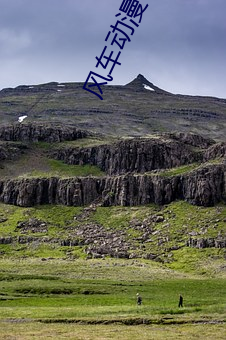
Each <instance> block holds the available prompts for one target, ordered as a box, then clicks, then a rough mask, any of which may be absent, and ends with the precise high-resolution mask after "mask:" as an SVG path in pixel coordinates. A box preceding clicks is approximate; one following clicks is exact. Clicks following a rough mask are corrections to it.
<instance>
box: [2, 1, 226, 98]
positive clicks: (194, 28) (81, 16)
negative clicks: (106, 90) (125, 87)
mask: <svg viewBox="0 0 226 340" xmlns="http://www.w3.org/2000/svg"><path fill="white" fill-rule="evenodd" d="M140 2H141V3H142V4H143V5H146V4H147V3H148V4H149V7H148V9H147V10H146V12H144V14H143V19H142V22H141V23H140V26H139V27H138V28H136V30H135V33H134V35H133V36H132V37H131V42H126V44H125V47H124V49H123V50H122V51H121V56H120V59H119V62H121V66H119V65H117V66H116V67H115V69H114V71H113V72H112V76H113V78H114V80H113V82H112V83H113V84H126V83H128V82H130V81H131V80H132V79H133V78H135V77H136V76H137V75H138V74H139V73H141V74H143V75H144V76H145V77H146V78H147V79H148V80H149V81H151V82H153V83H154V84H155V85H157V86H159V87H161V88H163V89H165V90H167V91H170V92H173V93H182V94H199V95H212V96H217V97H223V98H226V1H225V0H140ZM121 3H122V0H0V89H1V88H5V87H15V86H18V85H20V84H27V85H28V84H39V83H45V82H50V81H58V82H66V81H73V82H78V81H79V82H84V81H85V80H86V78H87V76H88V73H89V71H91V70H92V71H94V72H97V70H98V69H97V68H95V65H96V59H95V57H96V56H98V57H99V56H100V55H101V53H102V50H103V48H104V46H105V44H106V43H105V38H106V35H107V33H108V31H109V30H110V25H114V24H115V23H116V21H117V19H116V17H115V15H116V14H117V13H118V12H119V11H118V10H119V7H120V5H121ZM99 73H100V72H99ZM112 83H111V84H112Z"/></svg>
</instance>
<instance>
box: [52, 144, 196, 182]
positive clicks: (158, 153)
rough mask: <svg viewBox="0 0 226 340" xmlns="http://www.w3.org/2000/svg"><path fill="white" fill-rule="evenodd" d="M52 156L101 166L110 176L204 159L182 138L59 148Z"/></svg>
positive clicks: (66, 160) (164, 167)
mask: <svg viewBox="0 0 226 340" xmlns="http://www.w3.org/2000/svg"><path fill="white" fill-rule="evenodd" d="M52 157H53V158H56V159H58V160H62V161H64V162H65V163H68V164H80V165H81V164H92V165H97V166H99V167H100V168H101V170H103V171H105V172H107V174H108V175H120V174H125V173H131V172H136V173H144V172H147V171H152V170H155V169H166V168H173V167H177V166H180V165H184V164H188V163H193V162H196V161H199V160H201V158H202V156H201V152H194V151H193V150H192V149H191V148H190V147H189V146H187V145H186V144H183V143H181V142H180V141H173V140H161V139H155V138H153V139H146V140H145V139H144V140H126V141H121V142H119V143H115V144H112V145H100V146H94V147H87V148H63V149H59V150H57V151H55V152H54V153H53V154H52Z"/></svg>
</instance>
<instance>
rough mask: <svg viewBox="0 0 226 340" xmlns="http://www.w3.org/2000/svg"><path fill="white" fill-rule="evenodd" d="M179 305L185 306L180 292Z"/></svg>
mask: <svg viewBox="0 0 226 340" xmlns="http://www.w3.org/2000/svg"><path fill="white" fill-rule="evenodd" d="M178 307H179V308H180V307H183V296H182V295H181V294H180V296H179V304H178Z"/></svg>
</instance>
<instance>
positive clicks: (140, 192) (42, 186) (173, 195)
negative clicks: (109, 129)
mask: <svg viewBox="0 0 226 340" xmlns="http://www.w3.org/2000/svg"><path fill="white" fill-rule="evenodd" d="M87 135H88V133H86V132H83V131H80V130H77V129H75V128H71V129H70V128H69V127H60V128H59V129H57V128H55V127H46V126H38V125H30V124H18V125H14V126H11V127H9V128H5V129H3V128H1V129H0V139H4V140H7V139H9V140H13V141H15V140H21V141H32V142H34V141H48V142H60V141H63V140H72V139H76V138H83V137H86V136H87ZM6 145H7V144H5V146H3V147H2V148H1V147H0V160H1V159H7V157H8V153H7V148H6ZM10 147H11V148H13V146H12V145H11V144H10V143H9V146H8V148H10ZM16 148H17V149H18V148H19V146H18V145H17V146H16ZM17 149H15V150H17ZM15 150H14V151H15ZM225 150H226V146H225V144H224V143H220V144H214V141H212V140H210V139H206V138H203V137H201V136H197V135H193V134H179V133H178V134H174V135H171V134H167V135H163V136H155V137H152V138H149V139H130V140H123V141H119V142H118V143H113V144H109V145H99V146H92V147H86V148H74V147H64V148H58V149H55V151H54V152H52V154H51V157H52V158H55V159H58V160H63V161H64V162H65V163H68V164H79V165H83V164H91V165H96V166H98V167H99V168H100V169H101V170H103V171H105V172H106V173H107V175H108V176H106V177H100V178H96V177H86V178H85V177H81V178H75V177H74V178H68V179H61V178H57V177H52V178H29V179H28V178H27V179H26V178H25V179H8V180H4V181H0V201H2V202H4V203H8V204H15V205H19V206H33V205H36V204H47V203H49V204H63V205H73V206H82V205H88V204H91V203H93V202H95V201H96V200H99V201H101V202H102V204H103V205H106V206H108V205H123V206H133V205H142V204H148V203H152V202H154V203H157V204H159V205H163V204H167V203H169V202H171V201H173V200H176V199H182V200H186V201H188V202H191V203H192V204H197V205H203V206H210V205H214V204H215V203H217V202H219V201H221V200H222V199H225V197H226V176H225V174H226V164H224V162H223V160H222V161H221V162H219V161H218V163H216V164H212V165H211V164H209V165H206V166H199V167H197V168H196V170H193V171H190V172H188V173H187V174H180V175H177V176H168V177H167V176H164V174H162V173H161V171H162V170H163V169H170V168H174V167H178V166H181V165H187V164H190V163H194V162H199V163H201V162H203V161H206V160H210V159H214V158H216V157H218V158H219V157H224V156H225Z"/></svg>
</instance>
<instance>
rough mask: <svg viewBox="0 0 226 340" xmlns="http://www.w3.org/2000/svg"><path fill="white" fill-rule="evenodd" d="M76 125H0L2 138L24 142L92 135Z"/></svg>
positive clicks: (50, 140) (57, 140)
mask: <svg viewBox="0 0 226 340" xmlns="http://www.w3.org/2000/svg"><path fill="white" fill-rule="evenodd" d="M90 135H91V133H89V132H87V131H82V130H78V129H77V128H75V127H74V126H54V125H51V126H48V125H41V124H24V123H23V124H14V125H8V126H2V127H0V140H3V141H22V142H39V141H44V142H49V143H53V142H63V141H67V140H76V139H79V138H85V137H88V136H90Z"/></svg>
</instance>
